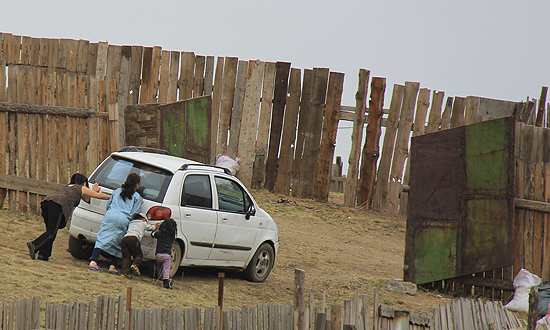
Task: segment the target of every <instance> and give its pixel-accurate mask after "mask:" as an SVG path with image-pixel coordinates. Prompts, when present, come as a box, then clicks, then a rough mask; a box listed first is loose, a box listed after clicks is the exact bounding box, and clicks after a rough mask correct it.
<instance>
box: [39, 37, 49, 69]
mask: <svg viewBox="0 0 550 330" xmlns="http://www.w3.org/2000/svg"><path fill="white" fill-rule="evenodd" d="M49 54H50V39H47V38H40V56H39V57H38V65H40V66H48V63H49V62H50V56H49Z"/></svg>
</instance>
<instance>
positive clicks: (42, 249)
mask: <svg viewBox="0 0 550 330" xmlns="http://www.w3.org/2000/svg"><path fill="white" fill-rule="evenodd" d="M40 207H41V208H42V217H43V218H44V223H45V224H46V231H45V232H44V233H43V234H42V235H40V236H38V238H37V239H35V240H34V241H32V244H34V251H35V252H37V253H38V254H39V255H40V256H42V257H44V258H49V257H50V256H51V255H52V247H53V242H54V241H55V237H56V236H57V229H58V228H59V223H61V220H63V219H64V218H65V216H64V215H63V209H62V208H61V205H59V204H57V203H56V202H52V201H43V202H42V203H40Z"/></svg>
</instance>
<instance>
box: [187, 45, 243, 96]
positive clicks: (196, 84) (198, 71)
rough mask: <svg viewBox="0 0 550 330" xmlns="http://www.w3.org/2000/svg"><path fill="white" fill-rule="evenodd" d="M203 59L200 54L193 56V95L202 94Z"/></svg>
mask: <svg viewBox="0 0 550 330" xmlns="http://www.w3.org/2000/svg"><path fill="white" fill-rule="evenodd" d="M205 60H206V58H205V57H204V56H202V55H197V56H196V57H195V76H194V79H193V97H199V96H202V94H203V92H204V66H205ZM247 63H248V62H247Z"/></svg>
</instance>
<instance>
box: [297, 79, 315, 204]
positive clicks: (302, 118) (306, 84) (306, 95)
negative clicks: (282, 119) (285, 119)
mask: <svg viewBox="0 0 550 330" xmlns="http://www.w3.org/2000/svg"><path fill="white" fill-rule="evenodd" d="M313 78H314V76H313V70H311V69H305V70H304V79H303V84H302V93H301V98H302V99H301V101H300V111H299V121H298V132H297V136H296V144H295V148H294V162H293V164H292V195H293V196H295V197H299V196H301V195H302V182H301V181H300V171H301V168H302V162H303V153H304V141H305V138H306V134H307V128H308V127H307V125H308V122H309V116H310V114H311V98H312V95H313Z"/></svg>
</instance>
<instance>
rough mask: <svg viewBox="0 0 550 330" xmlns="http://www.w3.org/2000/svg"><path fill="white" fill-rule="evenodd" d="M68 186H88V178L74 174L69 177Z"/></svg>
mask: <svg viewBox="0 0 550 330" xmlns="http://www.w3.org/2000/svg"><path fill="white" fill-rule="evenodd" d="M69 184H79V185H81V186H86V187H87V186H88V178H87V177H86V176H85V175H84V174H81V173H75V174H73V176H71V181H70V182H69Z"/></svg>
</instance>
